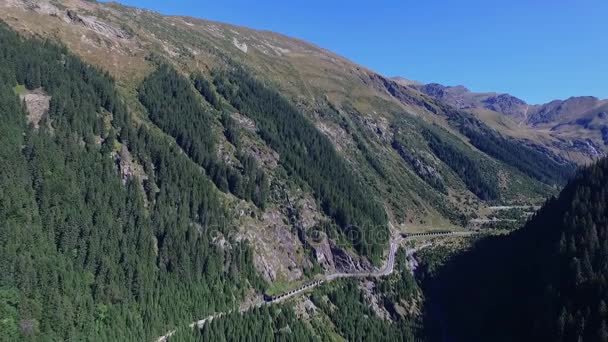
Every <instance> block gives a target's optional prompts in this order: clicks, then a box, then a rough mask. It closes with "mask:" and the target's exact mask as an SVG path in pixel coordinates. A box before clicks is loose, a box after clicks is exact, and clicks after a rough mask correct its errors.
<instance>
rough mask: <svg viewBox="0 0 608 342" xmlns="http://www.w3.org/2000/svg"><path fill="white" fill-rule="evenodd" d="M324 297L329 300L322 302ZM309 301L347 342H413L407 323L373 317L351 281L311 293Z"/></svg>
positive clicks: (359, 291) (409, 326)
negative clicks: (324, 315)
mask: <svg viewBox="0 0 608 342" xmlns="http://www.w3.org/2000/svg"><path fill="white" fill-rule="evenodd" d="M325 296H327V298H328V299H329V300H325V299H324V297H325ZM311 299H312V301H313V303H314V304H315V305H316V306H317V307H319V308H321V310H323V312H324V313H325V314H326V315H327V316H328V317H329V318H330V319H331V321H332V323H333V325H334V326H335V328H336V331H337V332H338V334H339V335H340V336H342V337H344V338H345V339H346V340H347V341H413V340H414V337H415V335H414V333H413V331H412V326H411V324H410V323H409V322H408V321H406V320H397V321H396V322H391V321H385V320H383V319H381V318H379V317H378V316H377V315H376V313H375V312H374V311H373V310H372V309H371V308H370V306H369V305H370V304H369V303H368V302H367V299H365V296H364V294H363V292H362V291H361V290H360V289H359V288H358V285H357V282H356V281H355V280H346V281H341V282H340V283H338V284H337V285H335V287H333V288H326V289H321V290H319V291H315V293H313V295H312V297H311Z"/></svg>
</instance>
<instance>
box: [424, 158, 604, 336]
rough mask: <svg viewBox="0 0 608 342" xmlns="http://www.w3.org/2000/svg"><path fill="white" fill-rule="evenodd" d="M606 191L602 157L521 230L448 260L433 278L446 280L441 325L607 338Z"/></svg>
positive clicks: (465, 330) (484, 332)
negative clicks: (447, 284)
mask: <svg viewBox="0 0 608 342" xmlns="http://www.w3.org/2000/svg"><path fill="white" fill-rule="evenodd" d="M607 194H608V159H603V160H601V161H599V162H597V163H596V164H595V165H592V166H590V167H588V168H586V169H584V170H582V171H580V172H579V173H578V174H577V175H576V176H575V177H574V179H573V180H572V181H571V182H570V183H569V184H568V185H567V186H566V187H565V188H564V190H563V191H562V192H561V194H560V195H559V197H558V198H554V199H551V200H549V201H547V203H546V204H545V205H544V206H543V207H542V208H541V209H540V210H539V211H538V213H537V214H536V215H535V216H534V217H533V218H532V219H531V220H530V221H528V223H527V224H526V225H525V227H523V228H522V229H519V230H516V231H514V232H512V233H511V234H509V235H507V236H504V237H495V238H489V239H485V240H481V241H480V242H478V243H477V244H476V245H475V246H474V248H473V249H472V250H471V251H469V252H466V253H463V254H461V255H458V256H456V257H455V258H453V259H452V260H450V261H449V262H447V263H446V265H445V266H444V267H442V268H440V269H439V270H438V272H437V276H436V278H435V279H433V281H432V282H433V283H435V284H446V283H449V284H450V286H449V287H444V288H443V289H442V290H441V291H436V292H433V296H434V297H435V298H434V299H435V300H436V303H441V305H442V306H443V310H441V311H442V312H443V314H444V320H443V321H444V323H445V325H444V326H443V327H442V329H444V331H446V332H447V334H449V336H450V337H451V338H453V339H455V340H459V341H492V340H510V341H607V340H608V330H607V328H606V325H607V324H608V322H607V321H608V311H607V309H606V302H607V301H608V282H607V281H606V278H607V277H608V274H607V270H608V244H607V243H606V241H608V239H607V234H608V216H607V215H606V212H607V210H608V201H606V200H605V198H606V195H607ZM429 322H430V324H432V323H431V322H437V320H436V317H435V319H434V320H430V321H429ZM429 328H431V327H429ZM434 328H435V330H438V329H439V327H436V326H435V327H434Z"/></svg>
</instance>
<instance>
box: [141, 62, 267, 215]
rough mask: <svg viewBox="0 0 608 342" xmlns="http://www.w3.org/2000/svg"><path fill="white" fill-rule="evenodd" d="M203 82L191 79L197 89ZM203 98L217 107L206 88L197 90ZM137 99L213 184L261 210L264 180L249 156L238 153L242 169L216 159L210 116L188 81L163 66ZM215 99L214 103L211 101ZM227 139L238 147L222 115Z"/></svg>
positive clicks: (232, 124)
mask: <svg viewBox="0 0 608 342" xmlns="http://www.w3.org/2000/svg"><path fill="white" fill-rule="evenodd" d="M204 82H206V81H203V80H202V79H200V78H195V84H196V86H197V88H201V84H206V83H204ZM201 89H203V93H204V95H205V98H208V99H211V101H213V102H214V103H215V106H217V105H218V102H217V101H218V100H217V97H213V96H212V95H210V94H215V93H213V92H211V90H210V89H209V88H204V87H203V88H201ZM139 99H140V101H141V103H142V104H143V105H144V106H145V107H146V108H147V109H148V112H149V114H150V120H152V122H154V123H155V124H156V125H158V126H159V127H160V128H161V129H162V130H163V131H165V132H166V133H167V134H169V135H171V136H172V137H173V138H175V140H176V142H177V144H178V145H179V146H180V147H181V148H182V149H183V150H184V151H185V152H186V154H188V156H190V158H192V159H193V160H194V161H196V162H197V163H199V164H200V165H201V166H202V167H204V168H205V170H206V171H207V173H208V174H209V175H210V177H211V179H213V182H214V183H215V185H216V186H217V187H218V188H219V189H220V190H222V191H225V192H227V191H230V192H231V193H233V194H235V195H236V196H239V197H240V198H243V199H247V200H252V201H253V202H254V203H255V204H256V205H257V206H259V207H261V208H263V207H264V205H265V203H266V197H267V192H268V181H267V179H266V175H265V174H264V173H263V171H262V170H261V169H260V167H259V166H258V165H257V162H256V161H255V159H253V157H251V156H250V155H247V154H239V155H238V157H239V159H240V161H241V162H242V163H243V170H242V171H241V170H238V169H236V168H234V167H231V166H228V165H226V164H225V163H223V162H221V161H220V160H219V159H218V158H217V156H216V153H217V152H216V144H217V141H216V140H217V139H216V137H215V136H214V133H213V130H212V125H213V117H212V113H210V112H209V111H206V110H205V109H204V107H203V106H202V103H201V99H200V98H199V97H197V94H196V93H195V92H194V91H193V89H192V86H191V84H190V82H189V81H188V80H187V79H185V78H183V77H182V76H180V75H179V74H178V73H177V71H176V70H174V69H173V68H172V67H170V66H168V65H166V64H163V65H161V66H160V67H159V68H158V69H157V70H156V71H155V72H153V73H152V74H151V75H149V76H148V77H147V78H146V79H145V80H144V82H143V84H142V86H141V87H140V89H139ZM214 99H215V100H214ZM222 117H223V118H224V119H223V120H222V121H223V122H224V124H225V125H226V136H227V138H228V140H229V141H230V142H231V143H233V144H235V146H237V147H238V136H239V132H238V131H237V130H236V129H235V125H234V123H232V122H231V121H230V120H229V119H227V118H226V117H225V115H224V116H222Z"/></svg>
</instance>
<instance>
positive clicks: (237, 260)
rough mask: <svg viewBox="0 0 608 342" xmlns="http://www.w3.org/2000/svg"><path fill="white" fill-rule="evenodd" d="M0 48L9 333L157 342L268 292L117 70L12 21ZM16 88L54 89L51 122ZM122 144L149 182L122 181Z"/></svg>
mask: <svg viewBox="0 0 608 342" xmlns="http://www.w3.org/2000/svg"><path fill="white" fill-rule="evenodd" d="M0 46H2V49H1V50H0V118H1V120H2V125H1V127H0V131H1V132H0V133H1V134H0V168H1V171H0V189H2V190H1V191H0V260H2V262H1V263H0V330H1V331H2V336H1V338H2V339H6V340H10V341H15V340H21V339H27V340H104V341H108V340H114V341H117V340H119V341H126V340H135V341H142V340H151V339H152V338H153V337H155V336H158V335H161V334H162V333H164V332H165V331H166V330H167V329H168V327H173V326H175V325H181V324H184V322H189V321H192V320H193V319H194V318H195V317H201V316H204V315H206V314H209V313H212V312H215V311H223V310H228V309H230V308H234V307H235V306H236V305H237V303H238V302H239V299H240V298H242V296H243V295H244V293H245V291H247V290H249V289H250V288H251V287H254V288H258V289H262V288H264V286H265V285H264V283H263V282H262V281H261V279H260V278H259V277H258V276H257V274H256V272H255V270H254V268H253V262H252V261H251V254H252V251H251V249H250V248H249V247H248V246H247V245H246V244H244V243H238V242H235V241H234V240H233V239H232V238H231V237H230V232H231V228H230V222H228V221H227V220H226V217H227V213H226V212H225V208H224V206H223V204H222V202H221V200H220V197H219V194H218V192H217V191H216V189H215V187H214V186H213V184H212V183H211V182H210V181H209V179H208V178H206V177H205V176H204V175H203V174H202V173H201V172H200V169H199V167H198V166H197V165H196V164H194V163H193V162H192V161H191V160H190V159H189V158H187V156H185V155H184V154H183V153H180V152H179V150H178V148H176V147H175V146H173V145H172V144H170V141H169V139H167V138H166V137H165V136H164V135H162V134H159V132H158V131H157V130H153V129H149V128H147V127H146V126H145V125H142V126H141V127H135V126H134V125H133V124H132V122H131V120H130V119H129V117H128V114H127V110H126V106H125V105H124V103H123V101H122V100H121V99H120V96H119V95H118V94H117V92H116V90H115V85H114V82H113V81H112V80H111V79H110V77H109V76H108V75H107V74H106V73H103V72H101V71H99V70H97V69H95V68H93V67H91V66H88V65H86V64H84V63H83V62H81V61H80V60H79V59H78V58H76V57H75V56H73V55H71V54H70V53H68V52H67V51H66V49H65V48H62V47H58V46H56V45H53V44H51V43H48V42H42V41H38V40H31V39H22V38H20V37H19V36H17V35H16V34H15V33H14V32H12V31H11V30H9V29H8V28H7V27H6V26H4V25H0ZM17 84H25V85H26V87H27V88H28V89H32V88H34V87H42V88H43V89H44V91H45V92H47V93H48V94H49V95H50V96H52V100H51V104H50V110H49V113H48V116H46V117H45V118H44V119H43V120H47V121H48V122H49V124H50V125H46V124H45V125H41V128H39V129H33V128H32V127H28V126H27V125H26V123H25V113H24V109H23V107H22V105H21V104H20V103H19V99H18V97H17V96H16V95H15V91H14V88H13V87H14V86H15V85H17ZM182 109H185V110H196V109H193V108H188V107H184V108H182ZM110 115H111V118H112V120H111V121H109V120H108V122H111V125H107V124H106V123H105V122H104V120H105V119H107V118H108V116H110ZM172 124H173V123H172ZM47 127H49V128H47ZM172 127H174V128H175V129H176V130H177V128H178V126H177V125H175V126H172ZM206 141H207V140H206ZM117 144H118V145H120V144H122V145H124V146H126V147H127V148H128V149H129V150H130V152H131V154H132V155H133V156H134V158H135V160H136V162H138V163H139V164H141V165H142V166H143V168H144V170H145V173H146V174H147V176H148V179H147V180H145V181H143V180H141V179H137V178H129V179H126V180H125V183H124V184H123V182H122V180H121V178H120V177H119V176H118V170H117V166H116V159H115V158H116V157H115V153H114V150H115V145H117ZM197 146H199V145H197ZM201 148H203V149H204V148H205V146H202V147H201ZM140 181H142V182H141V183H140ZM142 187H143V189H144V190H145V191H142ZM219 237H224V238H225V239H226V241H227V242H228V244H229V245H231V246H232V248H221V247H219V246H218V245H217V244H216V243H214V241H215V239H216V238H219Z"/></svg>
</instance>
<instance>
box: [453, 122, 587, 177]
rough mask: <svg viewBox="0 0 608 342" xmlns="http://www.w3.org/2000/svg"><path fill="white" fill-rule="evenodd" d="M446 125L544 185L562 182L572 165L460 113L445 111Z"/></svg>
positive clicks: (479, 147) (570, 172)
mask: <svg viewBox="0 0 608 342" xmlns="http://www.w3.org/2000/svg"><path fill="white" fill-rule="evenodd" d="M448 115H449V120H450V124H452V125H453V126H455V127H457V128H458V129H459V130H460V132H461V133H462V134H464V135H465V136H467V137H468V138H469V140H470V142H471V144H472V145H473V146H475V147H477V148H478V149H479V150H481V151H483V152H485V153H487V154H488V155H490V156H492V157H494V158H496V159H498V160H500V161H502V162H504V163H505V164H507V165H510V166H512V167H514V168H516V169H518V170H519V171H521V172H522V173H524V174H526V175H528V176H530V177H532V178H534V179H537V180H539V181H541V182H544V183H546V184H550V185H553V184H558V185H562V184H565V183H566V181H567V180H568V179H569V178H570V176H572V174H573V173H574V171H575V169H576V167H575V165H574V164H572V163H570V162H558V161H556V160H555V159H553V158H551V157H549V156H547V154H545V153H542V152H540V151H537V150H535V149H533V148H530V147H527V146H525V145H524V144H523V143H521V142H518V141H515V140H512V139H508V138H505V137H503V136H502V135H500V134H499V133H498V132H496V131H494V130H492V129H491V128H489V127H488V126H486V125H485V124H483V123H482V122H481V121H479V120H478V119H476V118H474V117H473V116H471V115H470V114H467V113H464V112H456V111H451V110H450V111H448Z"/></svg>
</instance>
